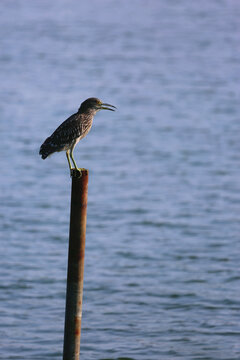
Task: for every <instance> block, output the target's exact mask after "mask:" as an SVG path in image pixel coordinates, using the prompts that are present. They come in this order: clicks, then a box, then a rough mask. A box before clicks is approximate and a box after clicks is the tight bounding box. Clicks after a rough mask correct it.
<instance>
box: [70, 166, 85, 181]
mask: <svg viewBox="0 0 240 360" xmlns="http://www.w3.org/2000/svg"><path fill="white" fill-rule="evenodd" d="M85 176H88V169H83V168H82V169H78V170H77V169H72V170H71V177H72V178H77V179H79V178H81V177H85Z"/></svg>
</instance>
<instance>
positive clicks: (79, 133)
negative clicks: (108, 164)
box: [39, 97, 116, 176]
mask: <svg viewBox="0 0 240 360" xmlns="http://www.w3.org/2000/svg"><path fill="white" fill-rule="evenodd" d="M115 109H116V107H115V106H113V105H110V104H106V103H103V102H102V101H101V100H99V99H98V98H95V97H92V98H88V99H86V100H85V101H83V102H82V103H81V105H80V107H79V109H78V111H77V112H76V113H75V114H73V115H71V116H70V117H69V118H67V119H66V120H65V121H64V122H63V123H62V124H61V125H60V126H59V127H58V128H57V129H56V130H55V131H54V132H53V133H52V135H51V136H49V137H48V138H47V139H46V140H45V141H44V142H43V144H42V145H41V147H40V150H39V154H40V155H41V156H42V159H46V158H47V157H48V156H49V155H51V154H53V153H55V152H59V151H66V156H67V161H68V166H69V169H70V174H71V175H72V173H73V171H74V170H76V171H77V172H79V173H80V176H81V169H80V168H78V166H77V164H76V161H75V160H74V157H73V150H74V147H75V146H76V145H77V143H78V142H79V141H80V140H81V139H83V138H84V137H85V136H86V135H87V134H88V133H89V131H90V130H91V127H92V123H93V118H94V116H95V115H96V113H97V112H98V111H100V110H110V111H115ZM70 159H71V160H72V163H73V165H74V167H73V166H72V163H71V160H70Z"/></svg>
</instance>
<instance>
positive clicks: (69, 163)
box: [66, 150, 73, 173]
mask: <svg viewBox="0 0 240 360" xmlns="http://www.w3.org/2000/svg"><path fill="white" fill-rule="evenodd" d="M66 156H67V161H68V165H69V169H70V173H71V172H72V169H73V168H72V164H71V161H70V157H69V150H67V151H66Z"/></svg>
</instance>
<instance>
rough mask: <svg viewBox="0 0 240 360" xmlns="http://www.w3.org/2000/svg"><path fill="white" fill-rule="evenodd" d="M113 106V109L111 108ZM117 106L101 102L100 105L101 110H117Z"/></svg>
mask: <svg viewBox="0 0 240 360" xmlns="http://www.w3.org/2000/svg"><path fill="white" fill-rule="evenodd" d="M111 108H113V109H111ZM115 109H116V106H113V105H110V104H103V103H102V104H101V105H100V110H111V111H115Z"/></svg>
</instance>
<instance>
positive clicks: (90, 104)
mask: <svg viewBox="0 0 240 360" xmlns="http://www.w3.org/2000/svg"><path fill="white" fill-rule="evenodd" d="M115 109H116V107H115V106H113V105H110V104H105V103H103V102H102V101H101V100H99V99H97V98H89V99H87V100H85V101H84V102H83V103H82V104H81V106H80V108H79V110H78V111H79V112H80V113H84V112H87V111H94V112H97V111H99V110H111V111H115Z"/></svg>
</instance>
